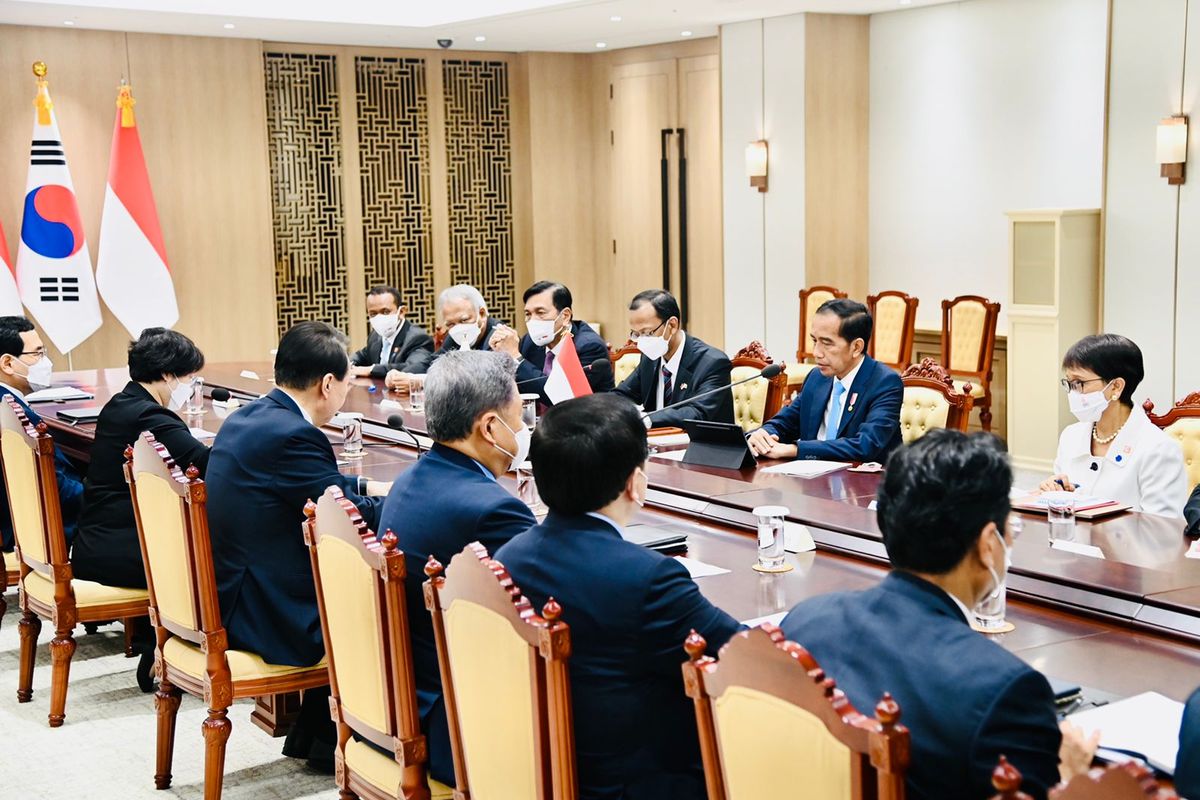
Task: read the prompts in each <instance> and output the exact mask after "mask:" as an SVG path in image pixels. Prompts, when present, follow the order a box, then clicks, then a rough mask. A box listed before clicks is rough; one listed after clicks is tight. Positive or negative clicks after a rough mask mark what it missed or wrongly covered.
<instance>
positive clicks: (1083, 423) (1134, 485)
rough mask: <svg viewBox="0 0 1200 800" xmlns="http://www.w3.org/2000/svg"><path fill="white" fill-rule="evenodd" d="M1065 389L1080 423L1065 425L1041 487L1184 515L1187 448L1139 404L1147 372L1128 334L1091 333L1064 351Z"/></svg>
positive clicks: (1176, 516)
mask: <svg viewBox="0 0 1200 800" xmlns="http://www.w3.org/2000/svg"><path fill="white" fill-rule="evenodd" d="M1063 373H1064V375H1065V377H1064V378H1063V380H1062V384H1063V388H1064V389H1066V391H1067V393H1068V394H1067V398H1068V404H1069V406H1070V408H1071V412H1072V413H1073V414H1074V415H1075V417H1076V419H1078V420H1079V422H1076V423H1074V424H1072V425H1068V426H1067V427H1066V428H1065V429H1063V432H1062V435H1061V436H1060V437H1059V439H1058V455H1057V456H1056V457H1055V459H1054V472H1055V474H1054V476H1053V477H1051V478H1049V479H1047V480H1046V481H1045V482H1043V483H1042V485H1041V487H1040V488H1041V490H1042V491H1047V492H1051V491H1061V490H1064V489H1065V490H1066V491H1068V492H1076V491H1077V492H1079V493H1080V494H1081V495H1087V496H1089V497H1099V498H1103V499H1105V500H1116V501H1117V502H1120V503H1128V504H1129V505H1130V506H1132V507H1133V509H1134V510H1135V511H1144V512H1146V513H1149V514H1160V515H1162V516H1165V517H1173V518H1175V519H1182V518H1183V507H1184V503H1185V502H1186V501H1187V496H1188V483H1187V471H1186V467H1185V466H1184V462H1183V451H1182V450H1181V449H1180V447H1179V445H1178V444H1176V443H1175V442H1174V441H1172V440H1171V438H1170V437H1169V436H1167V435H1166V434H1165V433H1163V432H1162V431H1161V430H1159V428H1158V427H1157V426H1156V425H1155V424H1154V423H1152V422H1151V421H1150V420H1149V419H1148V418H1147V417H1146V412H1145V411H1143V410H1142V408H1141V406H1138V405H1135V404H1134V402H1133V393H1134V392H1135V391H1137V387H1138V385H1139V384H1140V383H1141V382H1142V377H1143V376H1144V374H1145V371H1144V367H1143V366H1142V351H1141V350H1140V349H1139V348H1138V346H1137V345H1136V344H1134V343H1133V342H1132V341H1130V340H1129V339H1126V338H1125V337H1124V336H1117V335H1116V334H1111V333H1103V334H1098V335H1094V336H1085V337H1084V338H1082V339H1080V340H1079V341H1078V342H1076V343H1075V344H1073V345H1071V349H1069V350H1068V351H1067V354H1066V355H1065V356H1063Z"/></svg>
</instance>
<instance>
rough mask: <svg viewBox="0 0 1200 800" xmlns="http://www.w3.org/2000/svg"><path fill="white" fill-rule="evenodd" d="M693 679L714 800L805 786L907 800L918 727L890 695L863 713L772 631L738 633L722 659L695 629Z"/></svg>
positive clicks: (834, 797)
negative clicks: (912, 731) (904, 718)
mask: <svg viewBox="0 0 1200 800" xmlns="http://www.w3.org/2000/svg"><path fill="white" fill-rule="evenodd" d="M684 647H685V649H686V650H687V653H688V656H689V660H688V661H686V662H685V663H684V665H683V682H684V687H685V688H686V690H687V693H688V696H689V697H691V698H692V699H693V700H694V701H695V704H696V721H697V727H698V729H699V732H700V753H701V755H702V756H703V759H704V779H705V782H706V783H707V784H708V796H709V798H710V800H718V799H719V800H761V798H765V797H780V796H781V794H780V788H779V787H781V786H790V787H800V786H802V787H804V796H806V797H819V798H821V800H851V799H853V800H868V799H870V800H874V799H875V798H881V799H882V800H901V799H902V798H903V797H904V773H905V771H906V770H907V769H908V746H909V736H908V729H906V728H905V727H904V726H903V725H899V724H898V720H899V717H900V708H899V706H897V704H896V702H895V701H894V700H893V699H892V698H891V696H889V695H887V694H885V695H884V696H883V699H882V700H880V702H879V704H878V705H877V706H876V707H875V713H876V717H875V718H871V717H867V716H864V715H862V714H860V713H859V712H858V711H856V710H855V708H854V707H853V706H852V705H851V704H850V701H849V700H847V699H846V696H845V695H844V694H843V693H842V691H841V690H840V689H838V688H837V684H836V683H834V681H833V679H832V678H828V677H826V676H825V673H824V672H822V671H821V668H820V667H819V666H818V665H817V663H816V661H814V660H813V658H812V656H811V655H810V654H809V653H808V651H807V650H805V649H804V648H803V647H801V646H800V645H798V644H796V643H795V642H789V641H787V640H786V639H785V638H784V636H783V632H782V631H780V630H779V628H778V627H776V626H774V625H771V624H769V623H768V624H764V625H762V626H761V627H758V628H753V629H751V630H748V631H742V632H740V633H737V634H734V636H733V638H732V639H730V640H729V642H728V643H727V644H726V645H725V646H724V647H722V648H721V652H720V661H718V660H717V659H714V658H710V657H709V656H706V655H704V651H705V648H706V644H705V641H704V639H703V637H701V636H700V635H699V634H697V633H696V632H695V631H693V632H692V634H691V635H690V636H689V637H688V639H687V642H686V643H685V645H684Z"/></svg>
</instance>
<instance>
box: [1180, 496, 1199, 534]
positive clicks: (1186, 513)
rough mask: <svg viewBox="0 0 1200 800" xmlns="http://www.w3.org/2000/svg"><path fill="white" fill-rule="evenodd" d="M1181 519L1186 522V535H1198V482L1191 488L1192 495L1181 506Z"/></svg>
mask: <svg viewBox="0 0 1200 800" xmlns="http://www.w3.org/2000/svg"><path fill="white" fill-rule="evenodd" d="M1183 519H1184V521H1186V522H1187V528H1186V529H1185V530H1186V533H1187V535H1188V536H1200V484H1197V485H1196V488H1194V489H1192V496H1191V497H1189V498H1188V501H1187V505H1185V506H1184V507H1183Z"/></svg>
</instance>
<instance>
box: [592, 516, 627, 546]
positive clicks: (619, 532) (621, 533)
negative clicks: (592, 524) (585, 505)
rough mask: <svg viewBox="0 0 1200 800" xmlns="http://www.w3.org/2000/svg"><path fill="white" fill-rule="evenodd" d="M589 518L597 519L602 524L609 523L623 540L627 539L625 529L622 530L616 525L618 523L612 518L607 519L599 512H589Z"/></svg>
mask: <svg viewBox="0 0 1200 800" xmlns="http://www.w3.org/2000/svg"><path fill="white" fill-rule="evenodd" d="M587 516H589V517H595V518H596V519H598V520H600V521H601V522H607V523H608V524H609V525H611V526H612V529H613V530H614V531H616V532H617V533H618V534H619V535H620V537H621V538H622V539H624V538H625V529H624V528H622V527H621V526H620V525H618V524H617V523H616V521H615V520H613V518H612V517H607V516H605V515H604V514H601V513H600V512H599V511H589V512H587Z"/></svg>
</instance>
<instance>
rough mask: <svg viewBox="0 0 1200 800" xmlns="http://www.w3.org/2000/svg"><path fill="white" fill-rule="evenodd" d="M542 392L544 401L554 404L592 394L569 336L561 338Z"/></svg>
mask: <svg viewBox="0 0 1200 800" xmlns="http://www.w3.org/2000/svg"><path fill="white" fill-rule="evenodd" d="M543 391H544V392H545V393H546V399H548V400H549V401H550V402H551V403H555V404H558V403H561V402H563V401H564V400H571V399H572V398H575V397H583V396H584V395H587V394H591V393H592V387H591V385H590V384H589V383H588V381H587V376H586V375H584V374H583V365H582V364H580V363H579V354H578V353H576V352H575V340H574V339H573V338H571V337H570V336H566V337H564V338H563V343H562V348H561V349H560V350H559V353H558V355H557V356H556V357H555V358H554V364H553V365H551V367H550V374H549V375H548V376H547V377H546V385H545V387H544V388H543Z"/></svg>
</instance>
